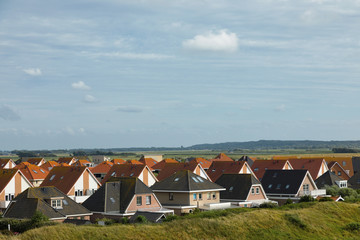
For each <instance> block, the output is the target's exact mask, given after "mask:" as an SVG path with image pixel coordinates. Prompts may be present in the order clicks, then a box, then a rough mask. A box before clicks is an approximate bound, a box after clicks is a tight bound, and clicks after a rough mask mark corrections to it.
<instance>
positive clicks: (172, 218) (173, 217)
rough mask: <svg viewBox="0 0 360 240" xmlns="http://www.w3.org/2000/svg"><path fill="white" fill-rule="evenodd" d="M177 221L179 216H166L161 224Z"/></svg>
mask: <svg viewBox="0 0 360 240" xmlns="http://www.w3.org/2000/svg"><path fill="white" fill-rule="evenodd" d="M177 219H179V216H177V215H168V216H166V218H165V219H164V220H163V222H171V221H174V220H177Z"/></svg>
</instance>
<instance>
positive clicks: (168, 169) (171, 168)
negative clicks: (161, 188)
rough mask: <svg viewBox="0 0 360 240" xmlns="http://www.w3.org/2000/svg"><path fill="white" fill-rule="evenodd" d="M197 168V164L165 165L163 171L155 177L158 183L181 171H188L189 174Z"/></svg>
mask: <svg viewBox="0 0 360 240" xmlns="http://www.w3.org/2000/svg"><path fill="white" fill-rule="evenodd" d="M197 166H198V163H197V162H187V163H183V162H181V163H180V162H178V163H166V164H165V165H164V167H163V169H162V170H161V171H160V173H159V175H158V176H157V179H158V180H159V181H162V180H164V179H165V178H167V177H169V176H171V175H173V174H174V173H176V172H178V171H181V170H189V171H191V172H194V171H195V169H196V167H197Z"/></svg>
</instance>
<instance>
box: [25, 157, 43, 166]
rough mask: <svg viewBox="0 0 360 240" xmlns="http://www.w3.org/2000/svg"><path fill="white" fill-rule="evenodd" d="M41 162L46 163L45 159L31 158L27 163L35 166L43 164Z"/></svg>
mask: <svg viewBox="0 0 360 240" xmlns="http://www.w3.org/2000/svg"><path fill="white" fill-rule="evenodd" d="M41 161H45V159H44V158H29V159H28V160H27V161H26V162H28V163H31V164H34V165H39V164H40V163H41Z"/></svg>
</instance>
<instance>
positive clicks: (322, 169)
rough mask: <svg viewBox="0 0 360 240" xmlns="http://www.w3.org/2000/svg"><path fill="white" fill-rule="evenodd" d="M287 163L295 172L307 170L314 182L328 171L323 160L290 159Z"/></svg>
mask: <svg viewBox="0 0 360 240" xmlns="http://www.w3.org/2000/svg"><path fill="white" fill-rule="evenodd" d="M289 162H290V164H291V166H292V167H293V168H294V169H295V170H303V169H305V170H308V171H309V172H310V174H311V177H312V178H313V179H314V180H315V179H317V178H318V177H320V176H321V175H323V174H324V173H326V172H327V171H328V170H329V168H328V165H327V164H326V161H325V159H324V158H299V159H290V160H289Z"/></svg>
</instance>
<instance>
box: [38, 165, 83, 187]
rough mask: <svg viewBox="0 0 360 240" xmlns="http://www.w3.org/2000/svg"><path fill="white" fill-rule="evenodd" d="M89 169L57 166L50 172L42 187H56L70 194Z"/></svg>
mask: <svg viewBox="0 0 360 240" xmlns="http://www.w3.org/2000/svg"><path fill="white" fill-rule="evenodd" d="M86 169H87V167H77V166H69V167H67V166H57V167H54V168H53V169H51V170H50V172H49V174H48V175H47V177H46V178H45V180H44V181H43V182H42V183H41V185H40V186H41V187H45V186H55V187H57V188H58V189H59V190H60V191H62V192H63V193H65V194H68V193H69V191H70V190H71V188H72V187H73V186H74V184H75V183H76V181H77V180H78V179H79V178H80V176H81V175H82V174H83V173H84V172H85V171H86Z"/></svg>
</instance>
